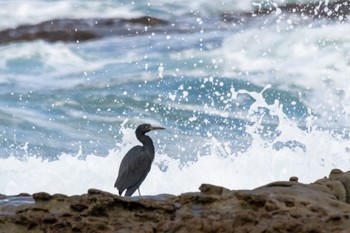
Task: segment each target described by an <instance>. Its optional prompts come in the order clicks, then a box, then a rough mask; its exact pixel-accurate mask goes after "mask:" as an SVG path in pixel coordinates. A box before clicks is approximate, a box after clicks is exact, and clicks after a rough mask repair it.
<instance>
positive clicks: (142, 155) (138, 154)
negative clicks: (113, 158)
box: [114, 124, 165, 197]
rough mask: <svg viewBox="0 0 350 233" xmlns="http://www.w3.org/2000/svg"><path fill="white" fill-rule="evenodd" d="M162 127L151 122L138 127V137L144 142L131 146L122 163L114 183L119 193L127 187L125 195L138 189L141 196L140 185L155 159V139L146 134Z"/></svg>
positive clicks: (136, 131)
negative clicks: (140, 144)
mask: <svg viewBox="0 0 350 233" xmlns="http://www.w3.org/2000/svg"><path fill="white" fill-rule="evenodd" d="M160 129H165V128H163V127H155V126H152V125H150V124H141V125H139V126H138V127H137V128H136V130H135V134H136V138H137V139H138V140H139V141H140V142H141V143H142V146H134V147H133V148H131V149H130V150H129V151H128V153H126V155H125V156H124V158H123V159H122V162H121V163H120V167H119V173H118V177H117V180H116V181H115V184H114V187H115V188H117V189H118V192H119V195H122V193H123V192H124V190H125V189H126V192H125V196H127V197H130V196H131V195H132V194H133V193H134V192H135V191H136V189H137V190H138V192H139V195H140V196H141V193H140V189H139V187H140V185H141V184H142V182H143V181H144V180H145V178H146V176H147V174H148V172H149V171H150V170H151V165H152V162H153V159H154V145H153V141H152V139H151V138H150V137H149V136H147V135H145V134H146V133H148V132H149V131H151V130H160Z"/></svg>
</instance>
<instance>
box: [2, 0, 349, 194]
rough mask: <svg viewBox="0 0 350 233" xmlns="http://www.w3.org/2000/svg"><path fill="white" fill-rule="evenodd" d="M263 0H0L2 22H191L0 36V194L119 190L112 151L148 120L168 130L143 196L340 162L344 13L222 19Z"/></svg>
mask: <svg viewBox="0 0 350 233" xmlns="http://www.w3.org/2000/svg"><path fill="white" fill-rule="evenodd" d="M303 2H307V1H303ZM264 3H265V2H264ZM270 3H271V4H275V3H276V4H283V3H284V1H277V2H270ZM259 4H261V2H259V1H255V2H251V1H249V0H245V1H217V2H215V1H212V2H208V1H204V0H201V1H194V2H192V3H189V2H188V1H179V0H177V1H173V0H172V1H167V3H164V2H163V1H157V0H155V1H138V0H136V1H121V0H120V1H77V0H74V1H53V0H52V1H49V0H47V1H44V0H38V1H30V2H29V1H13V2H6V3H5V2H2V3H1V9H0V18H1V20H0V30H4V29H7V28H15V27H16V26H18V25H23V24H35V23H40V22H42V21H46V20H51V19H57V18H76V19H79V18H95V17H96V18H99V17H102V18H104V17H106V18H109V17H122V18H133V17H139V16H143V15H150V16H153V17H158V18H162V19H165V20H167V21H169V22H171V23H172V24H174V25H180V27H184V28H187V29H188V30H187V32H186V33H183V32H181V33H180V32H176V31H173V32H171V31H169V32H167V33H166V32H164V33H149V34H147V33H146V34H144V35H138V36H131V37H122V36H114V37H106V38H102V39H99V40H91V41H87V42H81V41H76V42H71V43H64V42H55V43H49V42H45V41H42V40H37V41H32V42H16V43H10V44H6V45H0V193H3V194H6V195H13V194H18V193H23V192H27V193H34V192H40V191H46V192H49V193H65V194H68V195H72V194H81V193H85V192H86V191H87V189H89V188H98V189H102V190H105V191H109V192H114V193H117V191H116V190H115V189H114V188H113V184H114V181H115V179H116V177H117V174H118V167H119V164H120V161H121V159H122V158H123V156H124V155H125V153H126V152H127V151H128V149H130V148H131V147H132V146H134V145H137V144H139V142H138V141H137V140H136V138H135V135H134V130H135V128H136V126H137V125H138V124H141V123H144V122H146V123H151V124H154V125H159V126H163V127H165V128H166V130H164V131H158V132H150V133H149V135H150V136H151V137H152V138H153V140H154V143H155V147H156V157H155V161H154V163H153V166H152V169H151V172H150V173H149V175H148V177H147V178H146V180H145V181H144V183H143V184H142V186H141V193H142V194H144V195H156V194H160V193H170V194H180V193H183V192H190V191H197V190H198V187H199V186H200V184H202V183H212V184H216V185H222V186H225V187H227V188H229V189H251V188H255V187H258V186H260V185H263V184H266V183H268V182H272V181H276V180H288V179H289V177H290V176H298V177H299V181H300V182H305V183H308V182H313V181H315V180H316V179H318V178H321V177H324V176H327V175H328V174H329V172H330V170H331V169H333V168H340V169H343V170H348V169H349V166H350V160H349V159H350V146H349V133H350V131H349V130H350V115H349V114H350V105H349V103H350V82H349V81H348V80H349V75H350V34H348V33H344V32H346V31H347V30H348V28H349V26H350V25H349V22H348V21H347V20H344V19H343V18H339V20H337V19H334V20H328V19H312V18H311V17H309V18H308V17H306V16H300V15H290V14H287V13H285V12H279V11H277V13H274V14H271V15H270V16H264V17H252V18H249V20H247V18H241V19H240V18H238V20H235V21H227V22H225V21H224V20H223V19H222V17H221V16H222V14H223V13H230V12H242V11H249V10H251V9H252V7H253V6H257V5H259Z"/></svg>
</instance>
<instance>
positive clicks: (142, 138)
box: [136, 134, 154, 160]
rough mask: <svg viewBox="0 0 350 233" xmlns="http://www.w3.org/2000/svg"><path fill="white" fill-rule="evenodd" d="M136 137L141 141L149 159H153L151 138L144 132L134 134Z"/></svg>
mask: <svg viewBox="0 0 350 233" xmlns="http://www.w3.org/2000/svg"><path fill="white" fill-rule="evenodd" d="M136 137H137V139H138V140H139V141H140V142H141V143H142V145H143V147H144V148H145V150H146V151H147V152H148V154H149V155H150V158H151V160H153V158H154V145H153V141H152V139H151V138H150V137H148V136H147V135H144V134H141V135H136Z"/></svg>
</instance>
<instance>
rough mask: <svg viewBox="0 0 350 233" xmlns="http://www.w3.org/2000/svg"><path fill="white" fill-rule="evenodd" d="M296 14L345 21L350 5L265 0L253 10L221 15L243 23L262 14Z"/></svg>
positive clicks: (341, 0)
mask: <svg viewBox="0 0 350 233" xmlns="http://www.w3.org/2000/svg"><path fill="white" fill-rule="evenodd" d="M286 14H287V15H295V16H297V17H298V18H299V19H298V21H300V20H301V21H303V20H310V19H311V20H315V19H327V20H337V21H344V20H347V19H348V16H349V14H350V7H349V1H348V0H338V1H329V2H328V1H314V2H308V3H302V2H296V3H288V2H286V3H282V4H279V5H277V4H275V3H273V2H269V1H265V2H261V3H259V4H256V5H255V8H254V9H253V10H252V11H251V12H226V13H223V14H222V15H221V17H222V20H223V21H224V22H230V23H237V24H241V23H242V22H243V21H246V20H249V19H252V18H254V17H261V16H277V17H278V16H280V15H286Z"/></svg>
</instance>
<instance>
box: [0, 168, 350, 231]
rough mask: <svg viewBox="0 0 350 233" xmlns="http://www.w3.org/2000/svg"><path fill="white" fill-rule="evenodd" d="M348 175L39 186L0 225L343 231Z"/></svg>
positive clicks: (349, 210) (347, 219) (348, 215)
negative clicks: (243, 184)
mask: <svg viewBox="0 0 350 233" xmlns="http://www.w3.org/2000/svg"><path fill="white" fill-rule="evenodd" d="M349 177H350V172H342V171H340V170H333V171H332V172H331V174H330V175H329V177H328V178H327V177H325V178H322V179H319V180H317V181H315V182H314V183H312V184H302V183H298V182H297V179H296V178H293V179H291V181H278V182H273V183H270V184H266V185H264V186H262V187H258V188H256V189H253V190H228V189H226V188H224V187H219V186H215V185H211V184H202V185H201V186H200V191H201V192H193V193H184V194H181V195H179V196H173V195H166V194H162V195H158V196H142V197H131V198H128V197H121V196H118V195H115V194H111V193H108V192H104V191H101V190H97V189H89V190H88V192H87V193H86V194H82V195H75V196H66V195H62V194H54V195H50V194H47V193H44V192H41V193H36V194H33V198H34V200H35V203H34V202H33V203H31V204H26V205H19V206H16V211H15V212H11V213H8V214H1V215H0V232H8V233H11V232H29V231H30V232H52V233H56V232H256V233H258V232H266V233H267V232H282V233H283V232H298V233H299V232H315V233H316V232H319V233H322V232H324V233H327V232H347V231H348V229H350V205H349V204H348V202H349V200H348V199H349V198H348V197H349V193H350V189H349V188H348V186H347V183H348V182H349ZM21 198H23V197H21ZM27 198H28V197H27ZM0 210H1V209H0Z"/></svg>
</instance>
